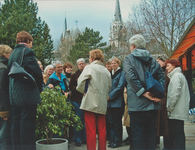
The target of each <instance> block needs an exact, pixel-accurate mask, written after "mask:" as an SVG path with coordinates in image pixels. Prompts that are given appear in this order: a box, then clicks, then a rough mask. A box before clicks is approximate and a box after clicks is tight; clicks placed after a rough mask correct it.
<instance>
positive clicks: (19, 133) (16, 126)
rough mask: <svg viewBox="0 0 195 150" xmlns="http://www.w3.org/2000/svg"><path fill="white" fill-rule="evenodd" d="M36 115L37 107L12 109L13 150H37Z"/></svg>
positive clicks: (14, 107) (16, 107)
mask: <svg viewBox="0 0 195 150" xmlns="http://www.w3.org/2000/svg"><path fill="white" fill-rule="evenodd" d="M36 114H37V105H30V106H12V107H11V116H12V127H11V140H12V146H13V150H35V129H36Z"/></svg>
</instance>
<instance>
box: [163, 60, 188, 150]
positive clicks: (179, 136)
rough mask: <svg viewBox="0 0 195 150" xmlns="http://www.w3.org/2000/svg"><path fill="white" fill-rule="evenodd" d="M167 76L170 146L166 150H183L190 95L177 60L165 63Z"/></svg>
mask: <svg viewBox="0 0 195 150" xmlns="http://www.w3.org/2000/svg"><path fill="white" fill-rule="evenodd" d="M166 69H167V71H168V74H167V76H168V77H169V78H170V82H169V85H168V92H167V113H168V117H169V121H168V126H169V133H170V135H169V136H170V137H171V139H173V143H172V145H170V147H169V148H168V149H172V148H173V149H185V133H184V120H188V118H189V114H188V113H189V101H190V94H189V89H188V84H187V81H186V78H185V76H184V75H183V73H182V70H181V63H180V61H179V60H176V59H170V60H168V61H167V62H166Z"/></svg>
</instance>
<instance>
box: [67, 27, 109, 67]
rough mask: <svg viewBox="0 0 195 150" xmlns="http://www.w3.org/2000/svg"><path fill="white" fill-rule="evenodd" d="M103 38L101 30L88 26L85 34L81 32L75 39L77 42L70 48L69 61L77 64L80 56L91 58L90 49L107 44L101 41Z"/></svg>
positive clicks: (100, 47)
mask: <svg viewBox="0 0 195 150" xmlns="http://www.w3.org/2000/svg"><path fill="white" fill-rule="evenodd" d="M102 39H103V37H102V36H100V32H99V31H93V29H90V28H87V27H86V28H85V31H84V32H83V34H80V35H79V36H78V38H77V39H76V40H75V42H76V43H75V45H74V46H73V47H72V49H71V50H70V55H69V57H68V59H69V61H71V62H72V63H73V64H75V63H76V60H77V59H78V58H81V57H82V58H89V51H91V50H93V49H97V48H99V49H102V48H103V46H106V42H101V40H102Z"/></svg>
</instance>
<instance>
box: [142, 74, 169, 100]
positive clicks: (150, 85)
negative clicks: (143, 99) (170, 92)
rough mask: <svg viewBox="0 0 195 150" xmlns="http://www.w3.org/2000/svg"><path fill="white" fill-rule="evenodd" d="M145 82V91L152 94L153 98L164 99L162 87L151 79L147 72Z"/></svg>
mask: <svg viewBox="0 0 195 150" xmlns="http://www.w3.org/2000/svg"><path fill="white" fill-rule="evenodd" d="M145 81H146V85H147V91H148V92H150V93H152V94H153V96H154V97H157V98H159V99H162V98H164V96H165V95H164V87H163V86H162V85H161V84H160V83H159V82H158V81H157V80H156V79H154V78H153V76H152V74H151V73H150V72H149V71H147V72H145Z"/></svg>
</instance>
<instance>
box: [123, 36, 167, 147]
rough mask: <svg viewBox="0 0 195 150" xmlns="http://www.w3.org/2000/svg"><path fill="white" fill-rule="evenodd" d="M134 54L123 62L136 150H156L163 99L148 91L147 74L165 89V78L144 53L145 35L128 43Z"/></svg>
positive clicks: (155, 62) (153, 60)
mask: <svg viewBox="0 0 195 150" xmlns="http://www.w3.org/2000/svg"><path fill="white" fill-rule="evenodd" d="M129 43H130V49H131V54H129V55H127V56H126V57H125V60H124V64H123V67H124V73H125V77H126V81H127V83H128V84H127V94H128V97H127V100H128V111H129V114H130V120H131V121H130V126H131V130H132V133H133V145H134V149H135V150H136V149H151V150H152V149H155V146H156V142H155V141H156V128H155V126H156V119H157V114H158V111H157V110H159V109H160V108H161V106H160V99H158V98H155V97H153V96H152V94H151V93H150V92H147V91H146V82H145V77H144V74H145V72H146V71H150V73H151V74H152V75H153V77H154V78H155V79H156V80H158V81H159V82H160V84H162V85H163V86H164V84H165V75H164V72H163V70H162V69H161V67H160V65H159V63H158V62H157V61H156V60H155V59H154V58H153V57H152V56H151V54H150V52H149V51H147V50H146V49H145V47H146V41H145V39H144V37H143V36H142V35H139V34H137V35H134V36H133V37H131V38H130V40H129Z"/></svg>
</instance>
